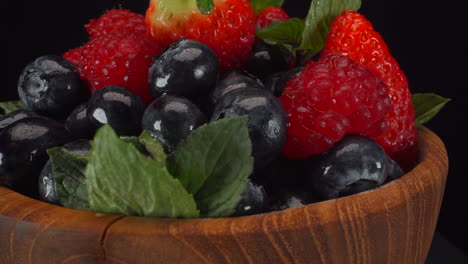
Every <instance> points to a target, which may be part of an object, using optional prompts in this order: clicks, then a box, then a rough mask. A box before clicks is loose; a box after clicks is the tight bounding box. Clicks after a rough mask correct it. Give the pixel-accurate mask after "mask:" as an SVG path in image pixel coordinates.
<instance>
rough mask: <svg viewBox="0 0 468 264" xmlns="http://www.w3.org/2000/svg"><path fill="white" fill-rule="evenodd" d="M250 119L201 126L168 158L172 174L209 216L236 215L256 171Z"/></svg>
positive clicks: (204, 214)
mask: <svg viewBox="0 0 468 264" xmlns="http://www.w3.org/2000/svg"><path fill="white" fill-rule="evenodd" d="M247 119H248V118H247V116H244V117H238V118H230V119H222V120H218V121H216V122H213V123H211V124H209V125H204V126H201V127H199V128H198V129H197V130H196V131H195V132H194V133H193V134H192V135H190V136H189V137H188V138H187V139H186V140H184V141H182V142H181V143H180V144H179V146H178V147H177V149H176V151H175V152H174V154H173V155H171V156H170V157H169V158H168V162H167V164H168V168H169V171H170V172H171V173H172V175H174V176H175V177H177V178H178V179H179V180H180V182H181V183H182V185H183V186H184V187H185V188H186V189H187V190H188V191H189V192H190V193H192V194H194V195H195V200H196V201H197V205H198V209H200V211H201V213H202V215H203V216H206V217H222V216H228V215H230V214H232V212H233V210H234V208H235V206H236V205H237V203H238V202H239V201H240V199H241V197H240V195H241V193H242V191H243V190H244V188H245V186H246V184H247V181H248V177H249V175H250V174H251V173H252V170H253V158H252V157H251V152H252V144H251V142H250V138H249V132H248V128H247Z"/></svg>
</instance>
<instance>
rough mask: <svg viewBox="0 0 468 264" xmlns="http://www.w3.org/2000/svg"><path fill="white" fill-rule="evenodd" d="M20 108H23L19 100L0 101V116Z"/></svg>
mask: <svg viewBox="0 0 468 264" xmlns="http://www.w3.org/2000/svg"><path fill="white" fill-rule="evenodd" d="M21 109H24V105H23V104H22V103H21V101H8V102H0V116H2V114H5V115H6V114H9V113H11V112H14V111H16V110H21Z"/></svg>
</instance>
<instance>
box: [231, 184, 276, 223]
mask: <svg viewBox="0 0 468 264" xmlns="http://www.w3.org/2000/svg"><path fill="white" fill-rule="evenodd" d="M267 201H268V199H267V194H266V192H265V189H264V188H263V187H262V186H261V185H257V184H255V183H253V182H252V181H249V182H248V183H247V186H246V187H245V189H244V191H243V192H242V194H241V200H240V202H239V203H238V204H237V207H236V208H235V212H234V214H233V215H232V216H245V215H254V214H261V213H264V212H265V210H266V208H267Z"/></svg>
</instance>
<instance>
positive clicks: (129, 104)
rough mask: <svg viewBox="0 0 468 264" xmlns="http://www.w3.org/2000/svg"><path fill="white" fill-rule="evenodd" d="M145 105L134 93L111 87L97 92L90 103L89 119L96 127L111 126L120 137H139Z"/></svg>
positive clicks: (122, 88) (114, 86)
mask: <svg viewBox="0 0 468 264" xmlns="http://www.w3.org/2000/svg"><path fill="white" fill-rule="evenodd" d="M145 108H146V106H145V104H144V103H143V101H142V100H141V98H140V97H139V96H138V95H136V94H135V93H133V92H132V91H130V90H128V89H126V88H124V87H120V86H116V85H111V86H107V87H104V88H102V89H99V90H97V91H96V92H95V93H94V94H93V95H92V96H91V98H90V100H89V101H88V108H87V114H88V118H89V120H90V121H91V123H93V124H94V125H95V126H96V127H101V126H102V125H105V124H109V125H110V126H111V127H112V128H113V129H114V130H115V132H116V133H117V134H118V135H119V136H138V135H139V134H140V133H141V119H142V117H143V112H144V111H145Z"/></svg>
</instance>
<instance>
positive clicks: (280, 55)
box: [246, 41, 293, 80]
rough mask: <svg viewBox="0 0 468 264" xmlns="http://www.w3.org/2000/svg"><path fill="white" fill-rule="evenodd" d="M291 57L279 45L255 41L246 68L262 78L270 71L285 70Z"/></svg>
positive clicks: (270, 72) (289, 63)
mask: <svg viewBox="0 0 468 264" xmlns="http://www.w3.org/2000/svg"><path fill="white" fill-rule="evenodd" d="M292 59H293V57H292V54H291V53H290V52H289V51H287V50H285V49H283V48H281V47H280V46H277V45H269V44H266V43H264V42H263V41H257V42H256V43H255V45H254V47H253V50H252V54H251V55H250V57H249V61H248V62H247V67H246V70H247V71H248V72H249V73H251V74H253V75H255V76H257V77H259V78H260V79H262V80H263V79H265V78H266V77H268V76H269V75H270V74H272V73H275V72H283V71H287V70H288V69H289V67H290V65H291V61H292Z"/></svg>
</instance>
